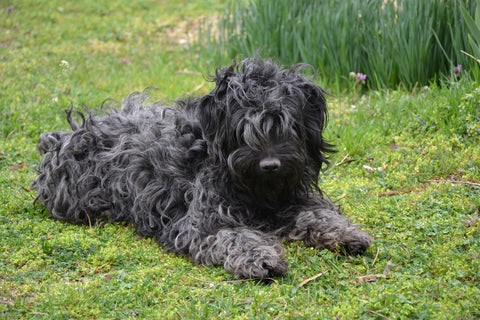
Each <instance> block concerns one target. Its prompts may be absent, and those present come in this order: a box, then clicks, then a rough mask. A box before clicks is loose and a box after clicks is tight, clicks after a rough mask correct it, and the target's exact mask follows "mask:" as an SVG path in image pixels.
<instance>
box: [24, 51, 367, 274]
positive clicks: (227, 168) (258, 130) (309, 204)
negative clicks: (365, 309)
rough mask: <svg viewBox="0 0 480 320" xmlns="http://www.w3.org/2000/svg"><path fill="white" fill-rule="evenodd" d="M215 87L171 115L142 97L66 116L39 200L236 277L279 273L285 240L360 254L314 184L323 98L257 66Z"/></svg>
mask: <svg viewBox="0 0 480 320" xmlns="http://www.w3.org/2000/svg"><path fill="white" fill-rule="evenodd" d="M211 80H212V81H214V82H215V87H214V89H213V90H212V91H211V92H209V93H208V94H206V95H204V96H200V97H192V98H187V99H183V100H177V101H176V102H175V103H174V105H173V107H172V106H171V107H168V106H163V105H162V104H161V103H158V102H150V101H149V95H148V91H144V92H142V93H138V92H136V93H132V94H130V95H129V96H128V97H127V98H125V99H124V100H123V101H122V103H121V108H120V109H118V108H115V107H113V106H105V107H104V108H101V110H96V111H89V112H88V114H87V115H84V114H83V113H81V112H79V111H73V107H72V108H70V109H69V110H67V111H66V112H67V121H68V123H69V124H70V126H71V128H72V131H69V132H63V131H60V132H49V133H44V134H42V135H41V136H40V139H39V143H38V149H39V151H40V152H41V153H42V154H43V159H42V160H41V163H40V164H39V166H38V168H37V170H38V175H37V176H36V178H35V179H34V180H33V182H32V185H31V188H32V189H34V190H37V191H38V195H37V197H36V200H35V201H38V202H41V203H43V204H44V205H45V206H46V208H47V209H48V211H49V212H50V213H51V215H52V216H53V217H54V218H57V219H61V220H66V221H69V222H73V223H90V224H91V223H94V222H99V221H108V222H116V221H125V222H127V223H131V224H133V225H134V226H135V228H136V230H137V231H138V232H139V233H140V234H141V235H143V236H146V237H154V238H155V239H156V241H158V242H159V243H160V244H163V245H164V246H165V248H166V249H167V250H170V251H173V252H174V253H176V254H180V255H184V256H188V257H190V258H191V259H193V260H194V261H195V262H199V263H201V264H203V265H207V266H210V265H223V267H224V268H225V270H226V271H228V272H230V273H232V274H233V275H234V276H235V277H238V278H247V279H265V278H269V277H275V276H280V275H282V274H284V273H285V272H286V271H287V270H288V262H287V260H286V257H285V253H284V250H283V248H282V241H283V240H292V241H295V240H301V241H303V242H304V243H305V244H306V245H307V246H313V247H315V248H326V249H328V250H331V251H338V250H340V251H342V252H344V253H348V254H362V253H363V252H364V251H365V250H366V249H367V248H368V247H369V246H370V244H371V243H372V239H371V237H370V236H369V235H368V234H367V233H365V232H364V231H361V230H360V229H358V227H357V226H356V225H355V224H353V223H351V222H350V221H349V219H347V218H346V217H345V216H344V215H343V214H342V212H341V210H340V209H339V207H338V206H337V205H336V204H335V203H334V202H332V201H331V200H330V199H329V198H328V197H327V196H326V195H324V194H323V193H322V191H321V190H320V189H319V187H318V186H317V184H318V177H319V172H320V171H321V170H322V169H323V168H324V167H326V166H327V165H328V160H327V154H328V153H329V152H333V150H332V147H333V146H332V145H330V144H329V143H328V142H327V141H326V140H325V138H324V137H323V130H324V128H325V125H326V122H327V107H326V99H325V95H326V92H325V91H324V90H323V89H322V88H321V87H319V86H318V85H317V84H315V83H314V82H313V81H312V79H311V77H309V76H306V75H305V67H303V66H302V65H296V66H294V67H291V68H289V69H285V68H282V67H280V66H279V65H277V64H276V63H274V62H272V60H268V59H261V58H258V57H255V58H248V59H245V60H243V61H241V62H240V63H236V62H233V63H232V64H231V65H230V66H227V67H224V68H221V69H217V71H216V72H215V75H214V76H213V77H212V79H211ZM102 110H103V111H102ZM74 116H76V118H77V119H79V120H81V121H75V120H74V119H73V118H74Z"/></svg>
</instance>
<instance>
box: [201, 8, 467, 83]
mask: <svg viewBox="0 0 480 320" xmlns="http://www.w3.org/2000/svg"><path fill="white" fill-rule="evenodd" d="M461 6H464V7H465V10H466V12H468V13H473V12H474V10H475V1H469V0H463V1H461V0H438V1H429V0H421V1H412V0H383V1H357V0H341V1H340V0H324V1H311V0H293V1H292V0H252V1H231V2H230V3H229V5H228V6H227V7H226V9H225V11H224V13H223V14H222V15H221V16H220V17H219V19H218V24H217V25H216V26H214V27H210V28H206V29H204V30H203V32H202V33H201V36H200V41H201V43H202V44H203V46H204V47H205V48H207V52H208V55H209V57H212V52H214V53H215V55H214V56H215V57H217V59H223V60H228V59H232V58H235V57H242V56H251V55H252V54H255V53H256V52H257V51H260V53H261V55H262V56H269V57H274V58H276V59H278V60H279V61H280V62H282V63H284V64H286V65H290V64H293V63H298V62H306V63H309V64H312V65H313V66H314V67H315V68H316V69H317V70H318V71H319V72H320V73H321V75H322V77H323V78H325V80H326V81H328V82H329V83H330V84H339V85H340V87H343V86H345V85H346V84H348V83H349V80H348V75H349V73H351V72H355V73H362V74H365V75H367V81H366V84H367V85H368V86H369V87H371V88H375V89H377V88H398V87H399V86H403V87H405V88H407V89H410V88H413V87H415V86H418V85H426V84H429V83H431V82H432V81H438V80H441V79H442V78H443V77H447V76H451V75H452V73H453V70H454V68H455V67H456V66H458V65H462V66H463V70H469V69H470V68H472V67H475V64H474V63H473V62H472V61H468V58H467V57H466V56H465V55H463V54H462V53H461V50H465V49H467V48H469V46H470V44H469V41H468V35H467V33H468V32H467V30H466V26H465V22H464V19H463V16H462V12H461ZM327 77H328V79H326V78H327Z"/></svg>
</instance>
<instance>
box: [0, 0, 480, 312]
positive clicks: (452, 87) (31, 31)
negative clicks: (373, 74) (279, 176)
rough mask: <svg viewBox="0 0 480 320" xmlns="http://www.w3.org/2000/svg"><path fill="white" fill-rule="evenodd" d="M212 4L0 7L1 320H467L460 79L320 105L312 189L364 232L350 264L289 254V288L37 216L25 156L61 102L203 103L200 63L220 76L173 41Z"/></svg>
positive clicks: (475, 126)
mask: <svg viewBox="0 0 480 320" xmlns="http://www.w3.org/2000/svg"><path fill="white" fill-rule="evenodd" d="M220 2H221V1H218V0H204V1H195V2H193V1H192V3H189V2H188V1H182V0H179V1H176V2H175V3H172V2H169V1H123V0H117V1H108V2H107V1H88V0H83V1H75V2H64V1H58V0H55V1H27V0H19V1H14V2H13V1H12V5H13V6H14V8H13V10H12V11H11V12H7V10H6V8H7V7H8V6H9V5H10V3H8V2H7V3H2V4H1V5H0V71H1V77H0V92H1V93H0V221H1V227H0V239H1V242H0V318H4V319H69V318H78V319H128V318H130V319H134V318H137V319H304V318H307V319H317V318H325V319H332V318H335V317H337V318H339V319H351V318H358V319H385V318H389V319H474V318H479V317H480V307H479V304H478V297H479V296H480V282H479V281H480V271H479V270H480V234H479V232H480V225H479V221H480V219H479V217H478V208H479V206H480V196H479V195H480V188H479V185H478V184H479V183H480V110H479V108H480V107H479V106H480V89H479V88H480V86H479V84H478V83H473V82H471V81H468V79H466V78H464V79H461V80H460V81H456V82H452V83H444V85H442V86H441V87H437V86H435V85H432V86H430V87H429V88H428V89H427V88H420V87H418V88H416V90H415V91H413V92H405V91H367V92H364V94H361V92H359V91H360V90H355V89H356V88H355V85H353V84H352V86H351V90H350V91H348V92H343V93H342V92H336V93H335V95H336V96H332V97H330V98H329V106H330V114H331V115H330V121H329V126H328V129H327V133H326V134H327V137H328V138H329V139H330V140H331V141H332V142H334V143H335V144H336V145H337V149H338V152H337V153H336V154H335V155H333V156H332V158H331V160H332V165H331V166H330V168H329V169H328V170H327V171H326V172H325V173H324V174H322V176H321V181H320V184H321V187H322V189H324V190H325V191H326V193H327V194H329V195H330V196H331V197H332V198H333V199H336V200H338V201H339V203H340V204H341V205H342V208H343V209H344V211H345V214H346V215H348V216H349V217H351V219H352V220H353V221H355V222H356V223H360V224H363V228H364V229H365V230H367V231H368V232H370V233H371V234H372V235H373V237H374V244H373V246H372V248H370V249H369V250H368V252H367V253H366V255H364V256H361V257H349V256H341V255H338V254H333V253H330V252H328V251H322V250H316V249H312V248H308V247H305V246H304V245H303V244H301V243H297V242H295V243H286V244H285V249H286V251H287V257H288V259H289V261H290V270H289V272H288V273H287V274H286V275H285V276H284V277H280V278H276V279H275V280H274V281H271V282H268V283H265V282H257V281H236V280H235V279H233V277H232V276H231V275H230V274H228V273H226V272H225V271H224V270H223V269H222V268H207V267H203V266H200V265H195V264H193V263H191V262H190V261H189V260H188V259H186V258H183V257H176V256H174V255H172V254H170V253H168V252H165V251H163V250H162V248H161V246H159V245H158V244H157V243H155V241H153V240H152V239H146V238H142V237H140V236H138V235H137V234H136V233H135V230H133V228H132V227H130V226H128V225H124V224H114V225H106V226H92V227H89V226H78V225H70V224H66V223H62V222H59V221H56V220H53V219H51V218H50V217H49V214H48V213H47V212H46V211H45V210H44V209H43V208H42V207H41V206H40V205H37V206H34V205H33V199H34V197H35V193H34V192H33V191H31V190H30V189H29V184H30V181H31V179H32V178H33V177H34V176H35V171H34V167H35V166H36V165H37V164H38V162H39V156H38V155H37V153H36V151H35V144H36V141H37V140H38V136H39V134H40V133H41V132H44V131H51V130H59V129H66V128H67V124H66V121H65V120H64V111H63V110H65V109H66V108H68V106H69V103H70V101H72V102H73V103H74V104H75V105H76V106H77V107H81V105H82V104H86V105H88V106H89V107H97V106H99V105H100V104H101V103H102V102H103V101H104V100H105V99H107V98H115V99H121V98H122V97H124V96H125V95H127V94H128V93H130V92H131V91H133V90H143V89H144V88H145V87H147V86H151V85H154V86H156V87H158V90H157V91H156V95H157V96H158V97H159V98H164V99H165V100H166V101H172V100H173V99H175V98H176V97H178V96H181V95H184V94H203V93H205V92H207V91H208V90H209V88H211V84H209V83H205V80H204V78H203V76H202V75H203V74H207V73H208V72H211V71H212V70H206V69H204V67H202V66H203V65H206V64H208V65H215V64H216V61H214V60H211V61H206V60H204V59H203V60H202V59H201V58H198V56H197V54H198V53H199V52H198V47H196V46H191V45H188V44H184V43H183V42H182V41H179V40H182V39H185V33H186V32H191V33H194V32H195V31H196V30H198V29H199V28H198V26H199V22H200V21H203V20H205V19H209V17H210V18H213V17H215V16H216V12H218V11H221V10H222V5H221V4H220ZM196 50H197V51H196ZM62 61H67V62H68V64H67V63H65V62H63V63H62ZM327 89H331V88H328V87H327ZM372 170H373V171H372ZM388 261H391V263H392V268H391V270H390V272H389V273H388V277H385V276H384V275H383V272H384V270H385V267H386V266H387V263H388ZM320 273H322V275H321V276H319V277H318V278H316V279H315V280H311V281H309V282H307V283H306V284H305V285H303V286H300V287H299V285H300V284H301V283H302V282H303V281H304V280H306V279H308V278H310V277H312V276H315V275H318V274H320ZM372 275H377V276H372ZM365 276H369V277H367V278H365ZM362 279H363V280H364V279H370V280H371V281H370V282H368V281H366V282H362Z"/></svg>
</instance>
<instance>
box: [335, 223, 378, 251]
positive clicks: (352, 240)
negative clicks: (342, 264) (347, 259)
mask: <svg viewBox="0 0 480 320" xmlns="http://www.w3.org/2000/svg"><path fill="white" fill-rule="evenodd" d="M372 242H373V240H372V237H370V235H369V234H368V233H366V232H364V231H362V230H359V229H356V228H355V229H353V230H350V231H349V232H348V233H347V234H345V236H344V237H343V238H342V241H341V245H340V247H342V248H343V249H344V250H345V251H346V252H347V253H348V254H351V255H360V254H363V253H364V252H365V250H367V248H368V247H370V245H371V244H372Z"/></svg>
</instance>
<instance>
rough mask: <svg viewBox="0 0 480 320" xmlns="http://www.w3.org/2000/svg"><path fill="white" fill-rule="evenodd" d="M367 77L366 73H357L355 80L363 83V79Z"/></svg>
mask: <svg viewBox="0 0 480 320" xmlns="http://www.w3.org/2000/svg"><path fill="white" fill-rule="evenodd" d="M366 79H367V75H366V74H363V73H360V72H359V73H357V79H356V81H357V82H360V83H365V80H366Z"/></svg>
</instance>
